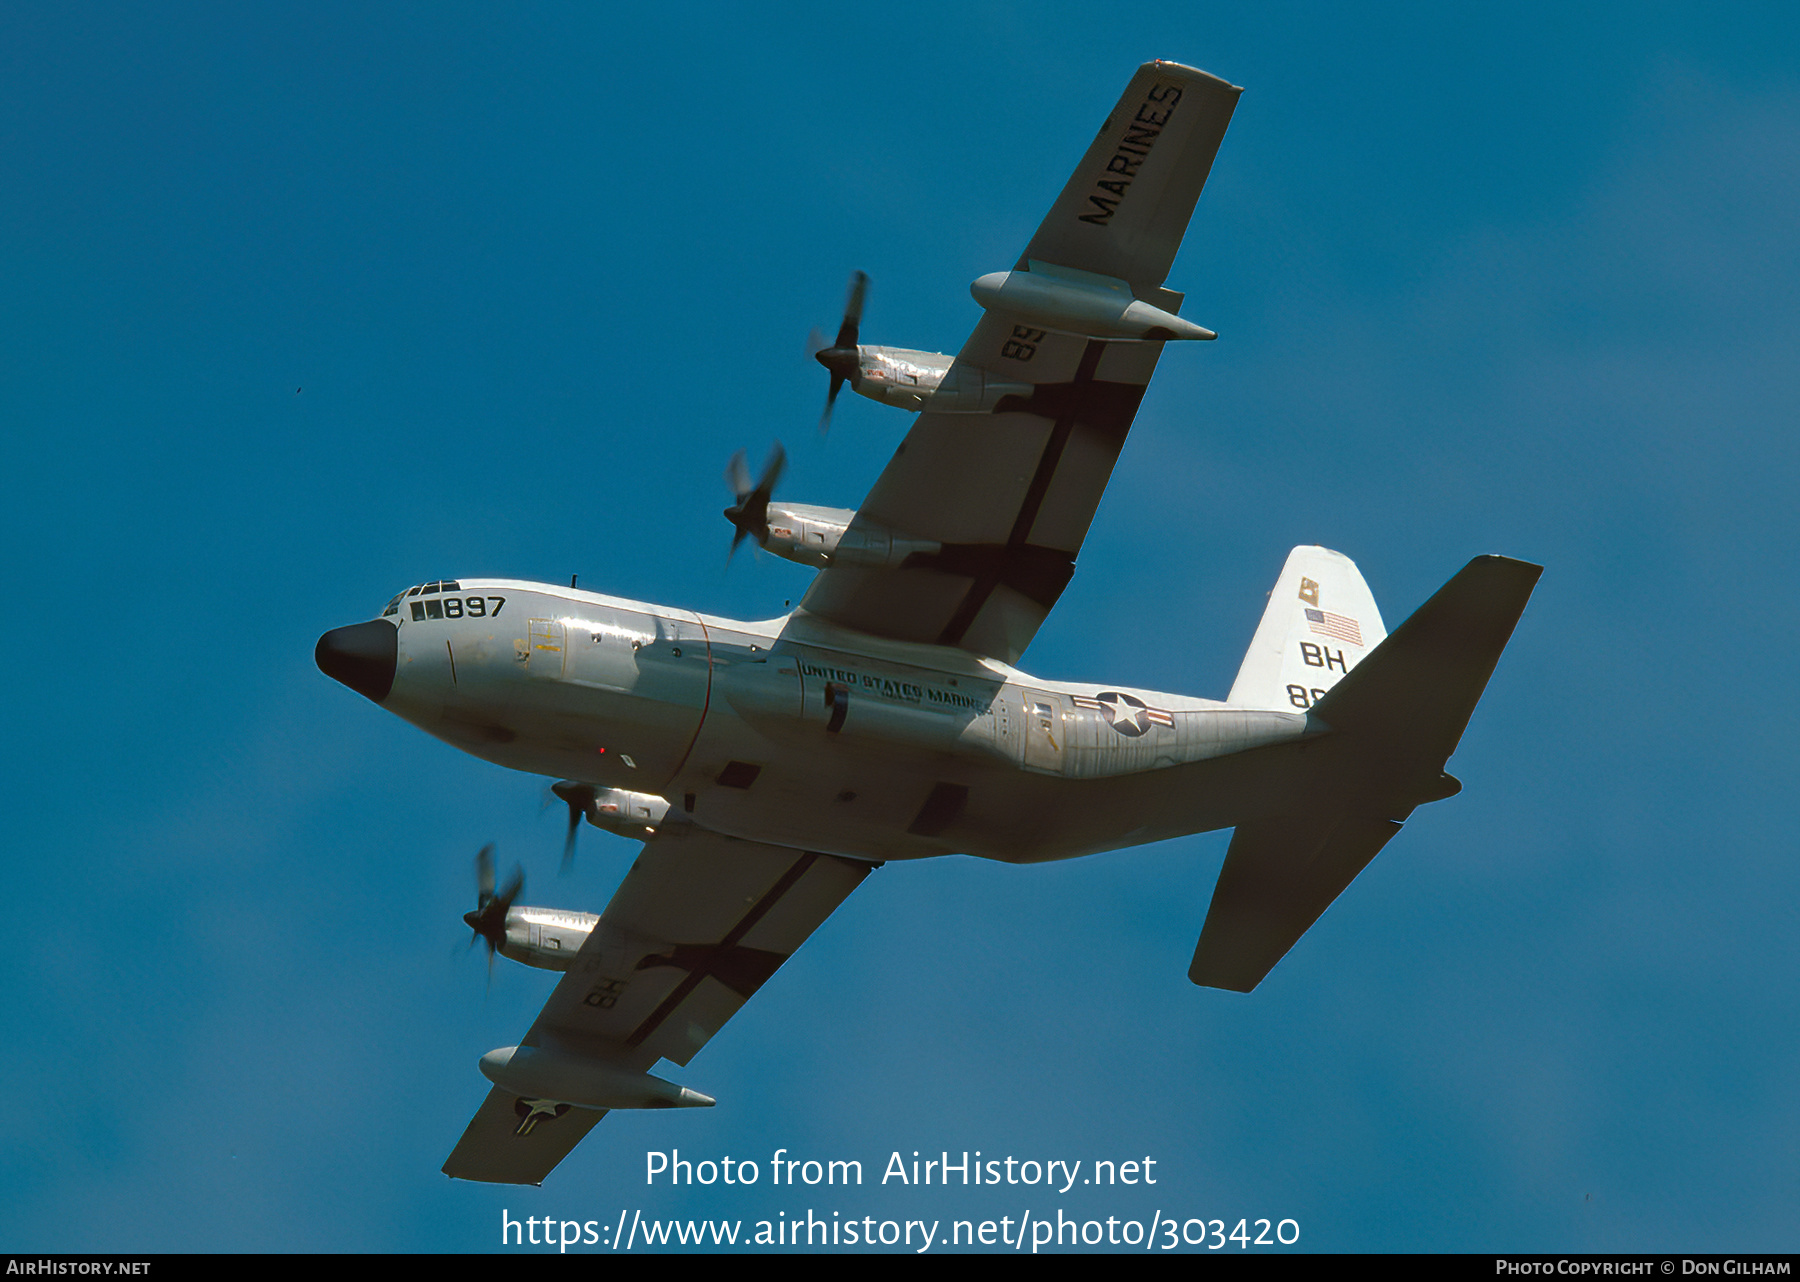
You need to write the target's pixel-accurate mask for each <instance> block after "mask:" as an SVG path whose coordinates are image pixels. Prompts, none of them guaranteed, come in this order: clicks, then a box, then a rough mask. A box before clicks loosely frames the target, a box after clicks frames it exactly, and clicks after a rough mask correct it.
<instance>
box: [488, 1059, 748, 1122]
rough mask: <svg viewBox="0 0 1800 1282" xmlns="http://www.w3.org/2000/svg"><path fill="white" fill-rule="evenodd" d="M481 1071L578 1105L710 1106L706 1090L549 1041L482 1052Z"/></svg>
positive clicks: (522, 1091) (527, 1093)
mask: <svg viewBox="0 0 1800 1282" xmlns="http://www.w3.org/2000/svg"><path fill="white" fill-rule="evenodd" d="M481 1072H482V1075H483V1076H484V1077H486V1078H487V1079H488V1081H490V1082H492V1083H493V1084H494V1085H496V1086H498V1087H500V1088H501V1089H502V1090H507V1091H511V1092H512V1093H513V1094H515V1095H518V1096H520V1097H522V1098H524V1099H541V1100H552V1101H555V1102H556V1103H558V1104H573V1105H575V1106H576V1107H577V1108H593V1109H608V1108H711V1107H712V1106H713V1105H714V1104H716V1103H718V1101H717V1100H715V1099H713V1097H712V1096H710V1095H702V1094H701V1093H700V1092H699V1091H690V1090H689V1089H688V1088H687V1087H685V1086H677V1085H675V1083H673V1082H665V1081H664V1080H663V1079H662V1078H660V1077H652V1076H650V1074H648V1073H639V1072H634V1071H633V1070H631V1069H629V1068H622V1067H619V1066H618V1065H615V1064H608V1063H606V1062H604V1061H602V1060H594V1059H590V1058H587V1057H584V1056H580V1055H569V1054H565V1053H564V1052H562V1051H558V1050H553V1049H552V1048H550V1047H548V1046H502V1047H501V1048H500V1049H498V1050H491V1051H489V1052H488V1053H487V1054H485V1055H483V1056H482V1057H481Z"/></svg>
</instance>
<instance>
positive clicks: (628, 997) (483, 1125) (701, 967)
mask: <svg viewBox="0 0 1800 1282" xmlns="http://www.w3.org/2000/svg"><path fill="white" fill-rule="evenodd" d="M873 866H874V865H872V864H866V863H860V862H858V861H856V860H851V859H841V858H838V857H836V856H834V855H820V854H811V853H807V852H802V851H798V850H790V849H787V848H784V847H781V846H769V845H764V844H762V843H760V842H753V841H739V840H737V839H736V838H732V837H722V836H718V835H716V834H714V833H709V832H705V831H704V830H702V829H698V828H692V827H687V828H679V827H672V828H669V829H666V830H665V831H664V834H663V835H662V836H660V837H658V838H657V839H656V840H655V841H652V842H647V843H645V845H644V847H643V850H642V851H641V852H640V853H639V855H638V857H637V861H636V862H635V863H634V864H632V866H631V871H630V872H629V873H627V874H626V875H625V880H624V881H623V882H621V883H620V885H619V888H618V890H617V891H616V892H614V894H613V897H612V902H611V903H609V904H608V905H607V906H606V911H605V912H604V913H602V914H601V916H600V921H599V924H598V925H596V926H595V927H594V929H593V931H592V932H591V933H590V934H589V935H588V938H587V942H586V943H585V944H583V945H582V948H581V952H580V953H578V954H577V955H576V957H575V960H574V962H573V963H571V964H570V966H569V969H568V970H567V971H566V972H564V974H563V977H562V980H561V982H559V983H558V984H557V986H556V988H555V990H554V991H553V992H552V993H551V994H550V1000H549V1001H548V1002H546V1003H545V1004H544V1009H543V1011H542V1012H541V1013H540V1014H539V1015H538V1017H537V1021H536V1022H535V1023H533V1024H532V1026H531V1030H530V1031H529V1032H527V1033H526V1034H525V1039H524V1041H522V1042H521V1043H520V1045H521V1046H524V1047H533V1048H540V1047H548V1048H552V1049H554V1050H555V1051H558V1052H560V1053H562V1054H565V1055H574V1056H578V1057H582V1058H583V1059H590V1060H592V1061H596V1062H599V1063H604V1064H606V1065H609V1066H612V1067H615V1068H618V1069H621V1070H625V1071H628V1072H631V1073H640V1074H641V1073H645V1072H647V1071H648V1070H649V1069H650V1068H651V1067H652V1066H653V1065H655V1063H656V1062H657V1061H658V1060H659V1059H668V1060H672V1061H674V1062H675V1063H677V1064H686V1063H687V1062H688V1060H690V1059H691V1058H693V1056H694V1053H695V1052H696V1051H698V1050H699V1049H700V1048H701V1047H702V1046H704V1045H706V1042H707V1040H708V1039H709V1038H710V1037H712V1035H713V1034H714V1033H716V1032H718V1031H719V1029H720V1028H721V1027H722V1026H723V1025H724V1023H725V1021H726V1020H728V1019H730V1018H731V1017H732V1016H733V1015H734V1014H736V1013H737V1011H738V1008H739V1007H741V1006H742V1005H743V1004H744V1003H745V1002H746V1001H748V1000H749V999H750V997H751V995H752V994H754V993H755V992H756V990H757V989H758V988H760V987H762V985H763V984H764V983H765V982H766V981H767V980H768V978H769V976H771V975H773V974H774V973H775V971H776V969H777V968H778V967H780V965H781V963H782V962H784V961H786V960H787V959H788V957H789V956H791V955H792V954H793V953H794V951H795V950H796V949H798V948H799V947H800V945H801V944H802V943H804V942H805V941H806V938H807V936H809V935H811V934H812V932H813V931H814V930H816V929H818V927H819V925H820V924H821V923H822V922H824V920H825V919H826V918H827V917H829V916H830V915H831V913H832V910H833V909H835V908H836V907H837V906H838V905H839V904H841V903H843V901H844V900H845V899H846V898H847V897H848V896H849V894H850V892H851V891H852V890H855V889H856V887H857V886H858V885H859V884H861V882H862V879H863V878H864V877H866V876H867V875H868V874H869V871H870V869H871V868H872V867H873ZM605 1115H606V1114H605V1112H604V1111H603V1110H597V1109H593V1108H580V1107H574V1106H571V1105H569V1104H566V1103H560V1102H558V1101H554V1100H544V1099H526V1098H522V1097H520V1096H519V1095H517V1094H515V1093H514V1092H512V1091H509V1090H506V1089H504V1088H502V1087H500V1086H495V1087H494V1089H493V1090H492V1091H490V1092H489V1093H488V1097H487V1099H486V1101H484V1102H483V1104H482V1105H481V1108H480V1109H479V1110H478V1111H477V1112H476V1114H475V1118H474V1120H473V1121H471V1122H470V1123H469V1126H468V1129H467V1130H466V1131H464V1132H463V1137H462V1139H461V1140H460V1141H459V1142H458V1143H457V1145H456V1148H455V1150H454V1151H453V1152H452V1153H451V1154H450V1157H449V1159H448V1160H447V1161H446V1162H445V1163H444V1173H445V1174H446V1175H451V1176H454V1177H456V1178H457V1179H464V1180H481V1181H485V1182H488V1183H499V1184H538V1183H541V1182H542V1181H543V1179H544V1177H545V1176H546V1175H548V1174H549V1173H550V1172H551V1170H553V1169H554V1168H555V1166H556V1164H557V1163H558V1162H560V1161H562V1159H563V1158H564V1157H566V1156H567V1155H568V1153H569V1151H570V1150H571V1149H573V1148H574V1147H575V1145H576V1144H577V1143H578V1142H579V1141H580V1140H581V1137H582V1136H584V1135H586V1134H587V1133H588V1131H589V1130H590V1129H591V1128H592V1127H593V1125H594V1123H596V1122H598V1121H599V1120H600V1119H601V1118H602V1117H604V1116H605Z"/></svg>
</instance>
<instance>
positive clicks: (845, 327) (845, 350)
mask: <svg viewBox="0 0 1800 1282" xmlns="http://www.w3.org/2000/svg"><path fill="white" fill-rule="evenodd" d="M868 292H869V278H868V276H867V275H865V274H864V273H862V272H852V273H851V275H850V295H849V297H848V298H846V299H845V300H844V321H843V324H841V325H839V326H838V332H837V338H836V339H835V340H834V341H833V342H832V343H831V344H830V345H829V346H827V345H826V344H825V341H824V339H825V336H824V335H823V334H821V333H820V332H819V331H818V330H816V329H815V330H814V331H813V340H812V347H813V359H814V360H816V361H818V362H819V364H821V365H823V366H824V367H825V368H826V369H828V370H830V371H831V390H830V391H828V392H827V393H826V394H825V412H824V413H823V414H821V415H819V431H820V432H821V433H823V432H824V431H826V430H827V429H828V428H830V426H831V409H832V407H833V406H834V405H836V404H837V398H838V393H839V392H840V391H842V390H843V388H844V384H845V383H846V382H849V383H850V384H851V385H852V386H854V385H855V383H856V380H857V378H858V377H859V375H860V372H861V368H862V365H861V361H862V358H861V355H860V354H859V353H858V352H857V350H856V335H857V330H858V329H859V328H860V327H861V326H862V313H863V299H864V297H866V296H867V294H868Z"/></svg>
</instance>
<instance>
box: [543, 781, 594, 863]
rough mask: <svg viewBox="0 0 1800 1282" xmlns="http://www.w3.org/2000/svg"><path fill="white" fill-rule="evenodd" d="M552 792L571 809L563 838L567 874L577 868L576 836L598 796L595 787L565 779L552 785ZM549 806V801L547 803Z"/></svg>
mask: <svg viewBox="0 0 1800 1282" xmlns="http://www.w3.org/2000/svg"><path fill="white" fill-rule="evenodd" d="M550 791H551V792H553V793H555V794H556V796H557V797H559V798H561V800H562V803H563V804H564V805H566V806H567V807H568V808H569V831H568V834H567V835H566V836H565V837H564V838H563V857H562V871H563V872H564V873H567V872H568V871H569V869H570V868H572V867H574V866H575V834H576V833H577V832H579V831H581V821H582V819H584V818H585V817H586V816H587V813H588V812H589V811H590V810H592V809H593V808H594V802H595V800H596V797H597V794H596V793H595V791H594V786H593V785H592V784H588V783H577V782H576V781H575V780H573V779H564V780H563V781H562V782H561V783H553V784H551V785H550ZM545 804H546V805H548V804H549V803H548V801H546V803H545Z"/></svg>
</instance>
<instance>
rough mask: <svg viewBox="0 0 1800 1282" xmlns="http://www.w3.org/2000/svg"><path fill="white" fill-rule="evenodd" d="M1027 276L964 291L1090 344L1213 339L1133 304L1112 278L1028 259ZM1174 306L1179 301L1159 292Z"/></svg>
mask: <svg viewBox="0 0 1800 1282" xmlns="http://www.w3.org/2000/svg"><path fill="white" fill-rule="evenodd" d="M1026 268H1027V270H1025V271H1019V270H1017V269H1014V270H1013V271H1010V272H989V273H988V274H987V275H986V276H982V277H978V278H977V279H976V281H975V283H974V284H972V285H970V286H969V292H970V293H971V294H973V295H974V296H975V301H976V302H978V303H980V304H981V305H982V306H983V307H986V308H990V309H993V310H996V311H1002V312H1006V313H1007V314H1008V315H1011V316H1018V317H1021V318H1023V319H1025V320H1028V321H1033V322H1035V323H1037V324H1039V325H1041V326H1043V327H1044V328H1045V329H1051V330H1058V331H1061V332H1063V333H1066V334H1081V335H1084V336H1086V337H1089V338H1129V339H1144V340H1152V339H1156V340H1160V339H1170V338H1188V339H1207V338H1217V337H1218V335H1217V334H1215V333H1213V332H1212V331H1211V330H1210V329H1204V328H1202V327H1201V326H1199V325H1196V324H1194V323H1193V322H1192V321H1185V320H1182V319H1181V317H1179V316H1177V315H1175V313H1174V312H1170V311H1165V310H1163V309H1162V308H1160V307H1155V306H1152V305H1151V304H1149V303H1146V302H1144V301H1143V300H1142V299H1139V298H1137V297H1136V296H1134V295H1133V294H1132V292H1131V286H1130V285H1128V284H1127V283H1126V282H1124V281H1122V280H1119V279H1117V278H1116V277H1112V276H1098V275H1095V274H1094V273H1093V272H1084V271H1078V270H1077V269H1075V268H1073V267H1058V266H1057V265H1056V264H1054V263H1040V262H1038V261H1037V260H1036V259H1032V260H1031V261H1030V262H1028V263H1027V264H1026ZM1159 292H1161V293H1162V294H1163V296H1164V297H1165V299H1166V300H1167V301H1170V302H1171V303H1172V304H1174V305H1179V304H1180V301H1181V295H1179V294H1175V293H1172V292H1170V291H1168V290H1163V291H1159Z"/></svg>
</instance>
